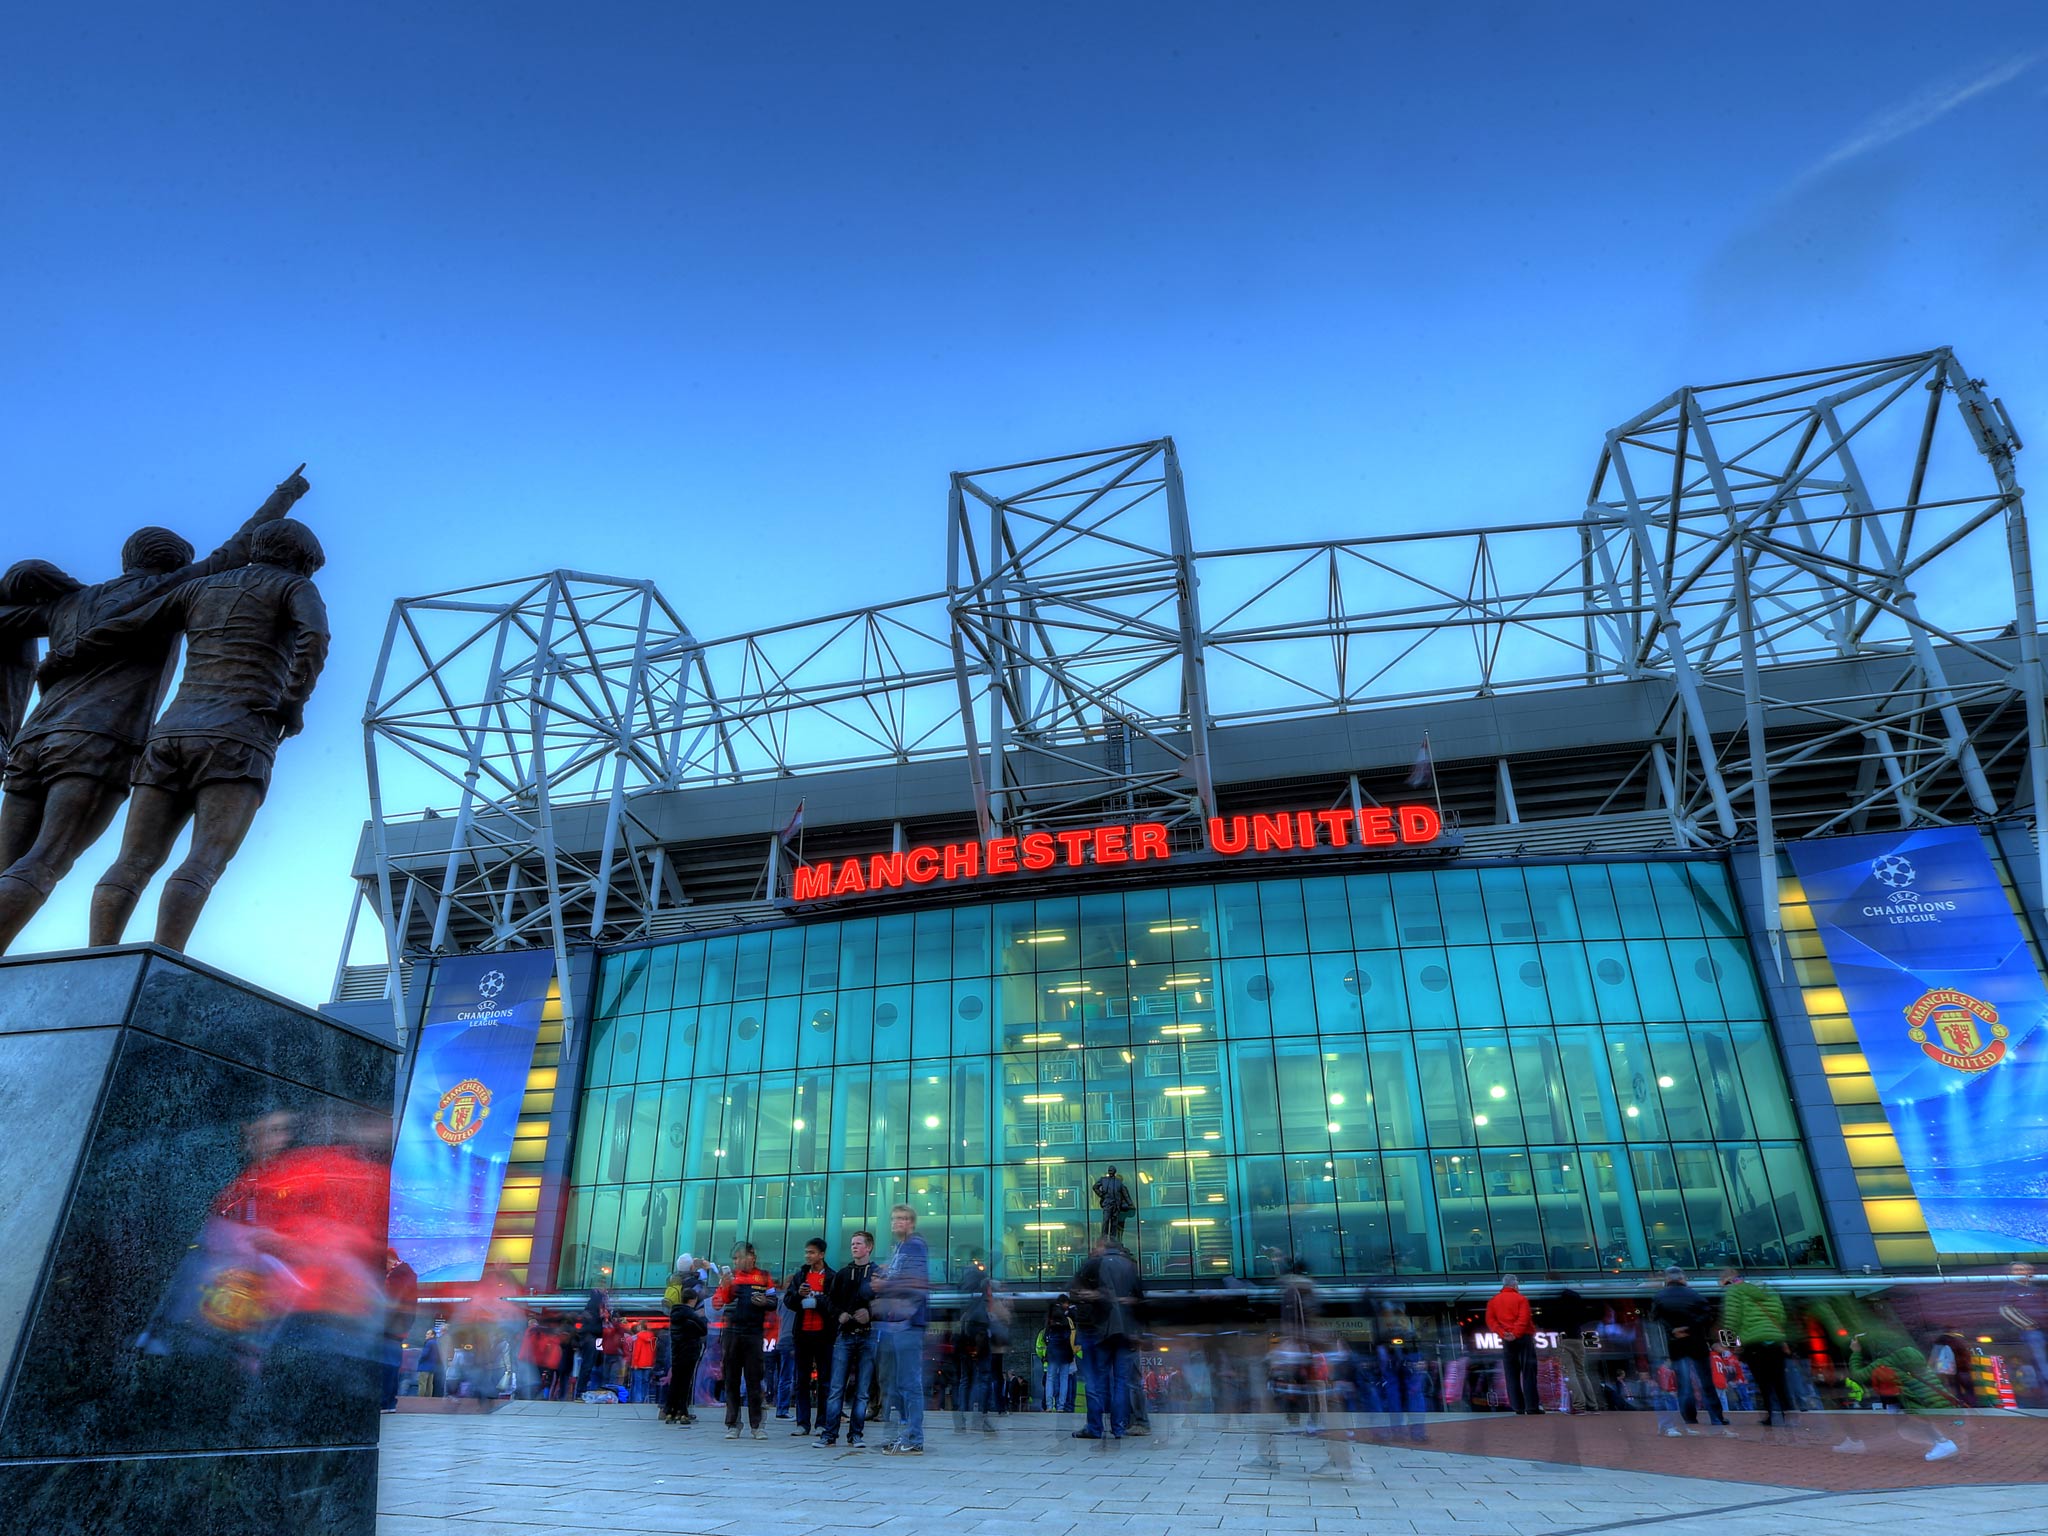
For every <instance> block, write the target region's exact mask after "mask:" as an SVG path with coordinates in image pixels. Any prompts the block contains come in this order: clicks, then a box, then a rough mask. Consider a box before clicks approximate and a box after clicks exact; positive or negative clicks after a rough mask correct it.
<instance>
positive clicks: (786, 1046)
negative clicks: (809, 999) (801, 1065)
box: [761, 997, 800, 1071]
mask: <svg viewBox="0 0 2048 1536" xmlns="http://www.w3.org/2000/svg"><path fill="white" fill-rule="evenodd" d="M797 1007H798V1001H797V999H796V998H793V997H771V998H769V999H768V1002H767V1004H766V1006H765V1011H764V1018H763V1023H762V1028H761V1065H762V1066H764V1067H766V1068H768V1069H769V1070H771V1071H773V1070H774V1069H776V1068H779V1067H781V1068H787V1067H793V1066H795V1065H796V1034H797V1030H798V1028H799V1027H800V1024H799V1021H798V1019H797Z"/></svg>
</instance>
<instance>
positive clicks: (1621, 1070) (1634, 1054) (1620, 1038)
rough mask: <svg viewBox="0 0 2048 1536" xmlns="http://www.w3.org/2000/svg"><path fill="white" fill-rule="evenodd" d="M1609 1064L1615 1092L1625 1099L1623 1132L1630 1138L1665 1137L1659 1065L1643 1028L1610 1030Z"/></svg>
mask: <svg viewBox="0 0 2048 1536" xmlns="http://www.w3.org/2000/svg"><path fill="white" fill-rule="evenodd" d="M1607 1065H1608V1069H1609V1070H1610V1071H1611V1072H1612V1073H1613V1074H1614V1094H1615V1097H1616V1098H1618V1099H1619V1100H1620V1101H1621V1128H1622V1133H1623V1134H1624V1135H1626V1136H1627V1137H1628V1139H1629V1140H1630V1141H1662V1140H1664V1139H1665V1132H1664V1118H1663V1116H1662V1115H1661V1114H1659V1113H1658V1097H1659V1095H1658V1093H1657V1068H1656V1066H1655V1064H1654V1063H1653V1062H1652V1061H1651V1060H1650V1047H1649V1042H1648V1041H1646V1040H1645V1039H1644V1038H1643V1032H1642V1031H1641V1030H1640V1029H1610V1030H1608V1031H1607Z"/></svg>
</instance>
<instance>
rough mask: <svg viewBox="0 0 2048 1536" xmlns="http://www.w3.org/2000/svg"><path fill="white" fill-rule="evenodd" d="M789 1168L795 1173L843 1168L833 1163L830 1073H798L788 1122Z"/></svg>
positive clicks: (842, 1165)
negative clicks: (793, 1103)
mask: <svg viewBox="0 0 2048 1536" xmlns="http://www.w3.org/2000/svg"><path fill="white" fill-rule="evenodd" d="M789 1166H790V1170H791V1171H792V1172H795V1173H824V1172H826V1171H827V1170H829V1169H832V1168H835V1167H836V1168H843V1167H845V1166H846V1165H845V1164H844V1163H835V1162H834V1161H833V1160H832V1074H831V1072H830V1071H817V1072H799V1073H798V1074H797V1079H796V1104H795V1114H794V1116H793V1117H792V1118H791V1120H790V1122H789Z"/></svg>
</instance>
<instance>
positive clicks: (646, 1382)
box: [632, 1323, 655, 1403]
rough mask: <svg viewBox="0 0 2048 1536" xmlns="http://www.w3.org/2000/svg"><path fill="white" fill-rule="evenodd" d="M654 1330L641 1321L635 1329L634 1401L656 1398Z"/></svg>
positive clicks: (643, 1401)
mask: <svg viewBox="0 0 2048 1536" xmlns="http://www.w3.org/2000/svg"><path fill="white" fill-rule="evenodd" d="M654 1356H655V1347H654V1330H653V1328H651V1327H650V1326H648V1325H647V1324H646V1323H641V1324H640V1325H639V1326H638V1327H636V1328H635V1329H634V1330H633V1351H632V1360H633V1399H632V1400H633V1401H634V1402H636V1403H647V1402H652V1401H653V1400H654Z"/></svg>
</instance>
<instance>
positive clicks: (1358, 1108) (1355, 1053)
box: [1322, 1039, 1379, 1149]
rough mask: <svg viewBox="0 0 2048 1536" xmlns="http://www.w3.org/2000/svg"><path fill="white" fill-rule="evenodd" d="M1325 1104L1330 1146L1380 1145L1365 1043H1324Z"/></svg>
mask: <svg viewBox="0 0 2048 1536" xmlns="http://www.w3.org/2000/svg"><path fill="white" fill-rule="evenodd" d="M1322 1047H1323V1090H1324V1103H1325V1105H1326V1106H1327V1110H1328V1114H1329V1117H1330V1119H1329V1130H1330V1144H1331V1145H1332V1146H1336V1147H1356V1148H1361V1149H1369V1148H1372V1147H1375V1146H1377V1145H1378V1144H1379V1117H1378V1116H1377V1115H1376V1114H1375V1113H1374V1112H1373V1109H1374V1106H1373V1094H1372V1077H1371V1074H1370V1072H1369V1070H1368V1068H1367V1067H1366V1061H1365V1042H1364V1041H1362V1040H1329V1039H1325V1040H1324V1041H1322Z"/></svg>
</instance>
